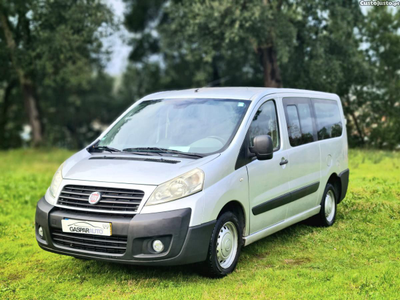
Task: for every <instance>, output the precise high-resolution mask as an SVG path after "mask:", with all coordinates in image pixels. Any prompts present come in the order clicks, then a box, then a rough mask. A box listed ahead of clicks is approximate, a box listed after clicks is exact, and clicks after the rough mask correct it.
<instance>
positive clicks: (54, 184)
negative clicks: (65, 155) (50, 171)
mask: <svg viewBox="0 0 400 300" xmlns="http://www.w3.org/2000/svg"><path fill="white" fill-rule="evenodd" d="M63 166H64V164H62V165H61V166H60V167H59V168H58V170H57V172H56V173H55V174H54V176H53V180H52V181H51V185H50V194H51V195H52V196H53V197H54V198H55V197H56V195H57V191H58V188H59V187H60V184H61V181H62V180H63V177H62V174H61V172H62V168H63Z"/></svg>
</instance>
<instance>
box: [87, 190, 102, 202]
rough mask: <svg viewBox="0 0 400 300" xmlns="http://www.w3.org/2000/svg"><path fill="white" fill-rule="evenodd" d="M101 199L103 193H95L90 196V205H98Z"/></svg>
mask: <svg viewBox="0 0 400 300" xmlns="http://www.w3.org/2000/svg"><path fill="white" fill-rule="evenodd" d="M100 199H101V193H100V192H93V193H91V194H90V196H89V203H90V204H96V203H98V202H99V201H100Z"/></svg>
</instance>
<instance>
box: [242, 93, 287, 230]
mask: <svg viewBox="0 0 400 300" xmlns="http://www.w3.org/2000/svg"><path fill="white" fill-rule="evenodd" d="M279 121H280V120H278V114H277V108H276V103H275V101H274V100H272V99H271V100H268V101H266V102H264V103H263V104H261V105H260V107H259V109H258V110H257V112H256V114H255V116H254V118H253V121H252V123H251V125H250V128H249V132H248V135H247V140H248V143H249V145H248V146H252V141H253V138H254V137H255V136H258V135H269V136H271V138H272V141H273V142H274V147H275V148H274V155H273V158H272V159H270V160H263V161H260V160H257V159H255V158H253V161H252V162H250V163H249V164H247V166H246V167H247V172H248V176H249V200H250V232H251V233H254V232H257V231H259V230H261V229H264V228H267V227H269V226H271V225H274V224H276V223H279V222H282V221H284V220H285V217H286V213H287V205H285V194H286V193H287V192H288V191H289V184H288V178H289V174H288V164H287V159H288V157H287V153H286V151H287V150H282V146H281V130H280V128H279V123H280V122H279Z"/></svg>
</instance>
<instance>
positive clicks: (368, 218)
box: [0, 150, 400, 299]
mask: <svg viewBox="0 0 400 300" xmlns="http://www.w3.org/2000/svg"><path fill="white" fill-rule="evenodd" d="M69 155H71V153H70V152H67V151H62V150H53V151H48V152H44V151H34V150H15V151H10V152H0V157H1V159H0V298H1V299H13V298H15V299H17V298H18V299H21V298H27V299H59V298H70V299H73V298H91V299H98V298H100V299H115V298H117V299H128V298H129V299H130V298H133V299H146V298H154V299H170V298H172V299H198V298H206V299H242V298H249V299H281V298H285V299H320V298H325V299H383V298H384V299H399V298H400V204H399V203H400V182H399V181H400V154H399V153H391V152H380V151H360V150H353V151H351V152H350V158H349V160H350V170H351V173H350V174H351V177H350V188H349V192H348V194H347V197H346V198H345V200H344V201H343V202H342V204H340V206H339V211H338V218H337V222H336V224H335V225H334V226H333V227H330V228H325V229H324V228H314V227H309V226H307V225H304V224H298V225H295V226H292V227H290V228H288V229H286V230H284V231H281V232H279V233H277V234H275V235H272V236H270V237H267V238H265V239H263V240H261V241H259V242H256V243H254V244H252V245H250V246H248V247H246V248H244V249H243V252H242V255H241V258H240V261H239V264H238V266H237V269H236V271H235V272H234V273H233V274H231V275H230V276H228V277H225V278H223V279H220V280H213V279H208V278H204V277H201V276H199V275H198V274H197V272H196V269H195V267H193V266H182V267H174V268H154V267H136V266H125V265H118V264H111V263H103V262H97V261H81V260H77V259H74V258H72V257H68V256H61V255H56V254H52V253H49V252H45V251H42V250H41V249H40V248H39V247H38V246H37V244H36V240H35V236H34V216H35V206H36V202H37V201H38V200H39V198H40V197H41V196H42V195H43V194H44V193H45V191H46V188H47V186H48V185H49V184H50V181H51V178H52V176H53V173H54V172H55V170H56V169H57V167H58V166H59V164H60V163H61V162H62V161H63V160H64V159H66V158H67V157H68V156H69Z"/></svg>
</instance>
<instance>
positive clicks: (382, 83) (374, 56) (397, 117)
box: [362, 7, 400, 149]
mask: <svg viewBox="0 0 400 300" xmlns="http://www.w3.org/2000/svg"><path fill="white" fill-rule="evenodd" d="M366 20H367V22H366V26H365V28H364V31H363V32H362V34H363V37H364V43H365V44H366V45H368V47H366V49H365V56H366V57H367V58H368V62H369V64H370V66H371V70H372V75H373V81H372V83H371V84H369V85H368V86H366V87H365V89H364V90H365V96H366V98H367V99H368V102H367V103H368V105H367V106H366V107H365V108H364V110H365V114H366V115H367V116H368V118H367V119H366V120H365V125H366V131H367V132H368V133H369V140H370V142H371V143H372V144H373V145H374V146H377V147H379V148H382V147H387V148H390V149H393V148H395V147H399V146H400V135H399V132H400V100H399V94H400V56H399V53H400V11H399V10H391V9H389V8H387V7H374V8H372V9H371V10H369V12H368V14H367V18H366Z"/></svg>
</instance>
